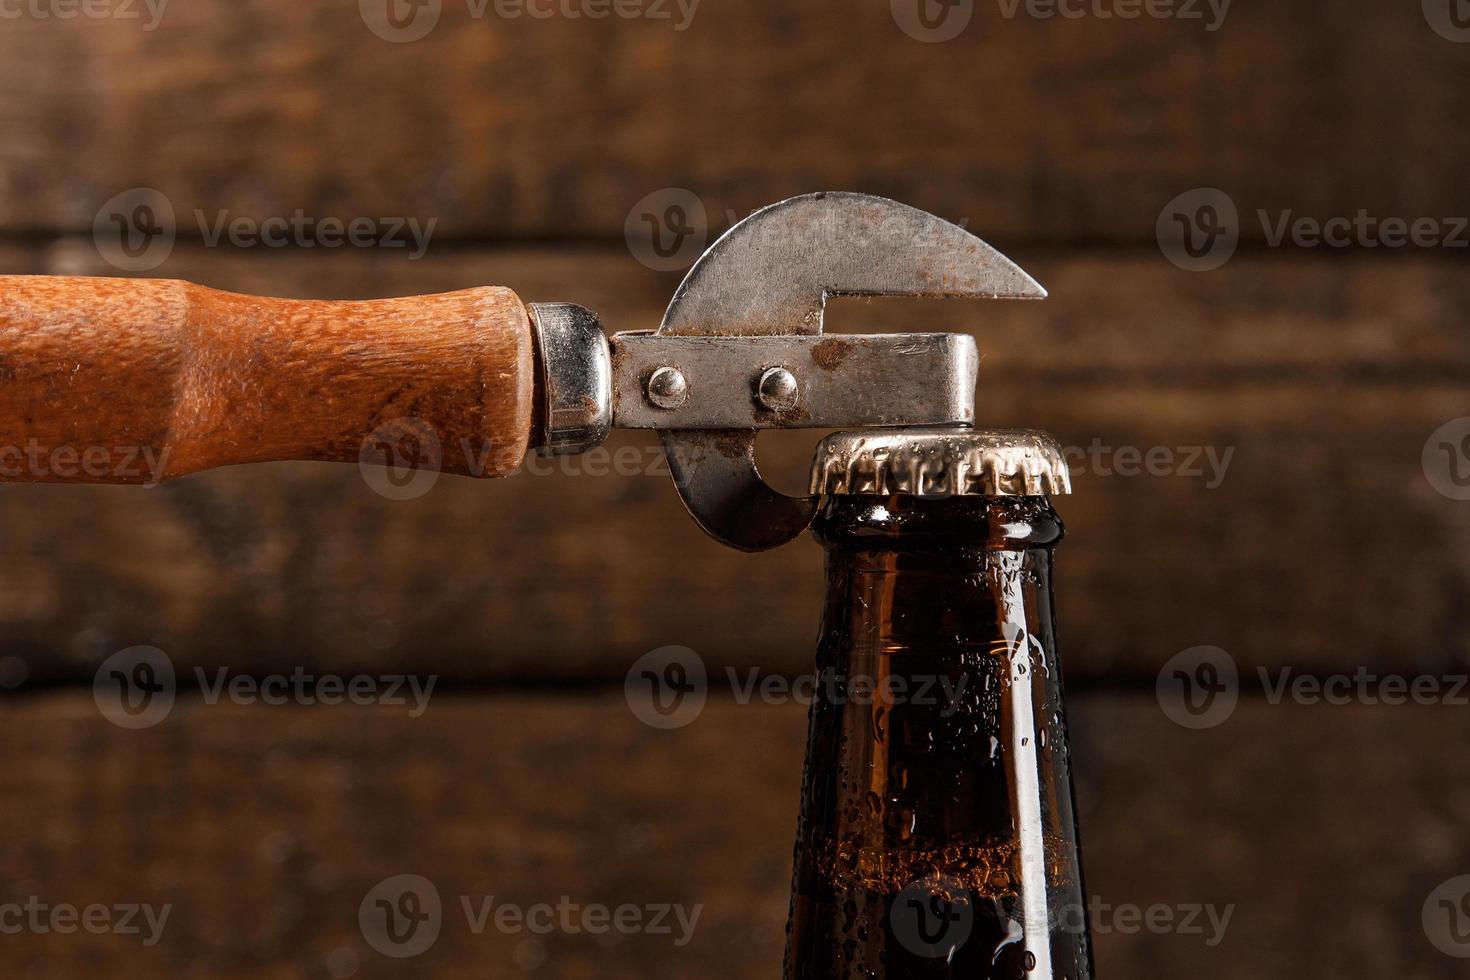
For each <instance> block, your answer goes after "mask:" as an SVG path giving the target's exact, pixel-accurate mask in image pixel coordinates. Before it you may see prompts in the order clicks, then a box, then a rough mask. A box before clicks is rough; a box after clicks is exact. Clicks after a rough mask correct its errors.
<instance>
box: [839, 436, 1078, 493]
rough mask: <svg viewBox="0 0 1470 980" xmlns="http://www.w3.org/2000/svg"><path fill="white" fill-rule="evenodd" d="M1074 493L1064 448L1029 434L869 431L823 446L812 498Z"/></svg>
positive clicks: (1050, 439) (1055, 442)
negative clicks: (849, 495) (814, 496)
mask: <svg viewBox="0 0 1470 980" xmlns="http://www.w3.org/2000/svg"><path fill="white" fill-rule="evenodd" d="M1071 492H1072V476H1071V473H1070V471H1069V470H1068V468H1067V460H1066V457H1065V455H1064V454H1063V452H1062V447H1061V444H1060V443H1058V442H1057V441H1056V439H1054V438H1053V437H1052V436H1050V435H1048V434H1046V433H1045V432H1038V431H1035V430H1032V429H870V430H866V431H862V432H839V433H837V434H836V435H832V436H828V437H827V438H826V439H824V440H822V444H821V445H820V446H818V447H817V458H816V462H815V463H813V464H812V493H813V494H816V495H818V496H833V495H839V494H871V495H887V494H895V493H897V494H908V495H912V496H918V497H953V496H962V495H974V496H987V497H1042V496H1049V495H1056V494H1067V493H1071Z"/></svg>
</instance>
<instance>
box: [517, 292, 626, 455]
mask: <svg viewBox="0 0 1470 980" xmlns="http://www.w3.org/2000/svg"><path fill="white" fill-rule="evenodd" d="M527 310H528V311H529V313H530V315H531V325H532V328H533V331H534V333H535V337H536V360H537V365H538V368H539V370H540V372H541V378H540V380H541V385H540V392H541V405H540V406H539V408H540V410H541V417H542V419H543V420H544V421H543V424H542V432H541V435H540V437H539V439H537V440H535V443H536V445H537V446H538V447H539V448H540V449H541V450H542V451H544V452H546V453H551V454H556V455H563V454H573V453H580V452H586V451H587V450H588V449H592V448H593V447H595V446H599V445H601V444H602V441H603V440H604V439H606V438H607V434H608V432H609V430H611V429H612V420H613V410H612V407H613V397H612V356H611V354H610V352H609V350H608V343H607V335H606V334H604V333H603V332H602V324H601V323H600V322H599V321H598V319H597V315H596V314H594V313H593V312H592V311H591V310H588V309H584V308H583V307H580V306H576V305H574V304H572V303H532V304H530V305H529V306H528V307H527Z"/></svg>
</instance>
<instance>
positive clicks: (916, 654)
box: [785, 429, 1092, 980]
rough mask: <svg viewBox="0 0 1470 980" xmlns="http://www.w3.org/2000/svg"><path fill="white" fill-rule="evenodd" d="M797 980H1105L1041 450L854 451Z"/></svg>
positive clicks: (807, 794) (846, 458) (915, 436)
mask: <svg viewBox="0 0 1470 980" xmlns="http://www.w3.org/2000/svg"><path fill="white" fill-rule="evenodd" d="M813 491H814V492H815V493H817V494H819V495H821V496H822V497H823V498H824V499H823V502H822V507H821V510H820V512H819V514H818V516H817V519H816V522H815V524H814V531H815V534H816V537H817V539H818V541H819V542H820V543H821V544H822V546H823V547H824V548H825V549H826V554H827V597H826V604H825V608H824V612H823V622H822V637H821V642H820V645H819V647H818V652H817V668H818V673H817V679H818V683H817V685H816V699H815V701H814V702H813V704H812V707H811V717H810V730H809V735H808V741H807V756H806V769H805V773H804V776H803V779H802V800H801V817H800V823H799V825H798V828H797V841H796V853H795V871H794V882H793V888H792V892H793V894H792V902H791V918H790V922H789V924H788V927H787V928H788V940H787V948H786V968H785V975H786V977H787V978H788V980H827V978H839V977H840V978H844V980H846V978H852V977H866V978H886V980H896V978H951V977H953V978H959V977H964V978H967V980H976V978H991V980H1020V978H1028V980H1052V978H1056V980H1061V978H1066V980H1089V978H1090V977H1091V976H1092V969H1091V963H1090V952H1089V940H1088V933H1087V923H1086V914H1085V909H1086V906H1085V899H1084V893H1083V886H1082V869H1081V861H1080V857H1079V852H1078V840H1077V831H1076V823H1075V817H1074V814H1073V806H1072V788H1071V775H1070V769H1069V764H1068V750H1067V736H1066V726H1065V721H1064V718H1063V713H1062V679H1061V673H1060V671H1059V670H1058V667H1057V661H1056V650H1055V645H1054V638H1053V620H1052V592H1051V549H1052V547H1053V545H1055V544H1056V542H1057V541H1058V540H1059V539H1060V538H1061V536H1062V524H1061V521H1060V520H1059V519H1058V518H1057V515H1056V512H1055V511H1054V510H1053V509H1052V507H1051V503H1050V501H1049V496H1050V495H1051V494H1056V493H1067V492H1070V480H1069V476H1068V472H1067V467H1066V463H1065V461H1064V459H1063V454H1062V452H1061V450H1060V448H1059V447H1058V445H1057V444H1056V442H1055V441H1054V440H1053V439H1052V438H1051V437H1050V436H1046V435H1044V434H1042V433H1035V432H1010V431H980V430H968V429H943V430H922V429H911V430H901V431H887V432H868V433H843V434H839V435H836V436H832V437H831V438H829V439H827V440H826V441H825V442H824V443H823V445H822V447H821V448H820V449H819V450H818V456H817V463H816V467H815V469H814V473H813Z"/></svg>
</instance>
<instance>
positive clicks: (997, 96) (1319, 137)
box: [0, 0, 1470, 250]
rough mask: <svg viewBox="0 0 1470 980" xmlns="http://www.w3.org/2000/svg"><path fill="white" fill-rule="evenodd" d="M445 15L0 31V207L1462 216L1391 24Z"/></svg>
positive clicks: (1244, 10)
mask: <svg viewBox="0 0 1470 980" xmlns="http://www.w3.org/2000/svg"><path fill="white" fill-rule="evenodd" d="M548 6H552V7H555V5H548ZM670 6H671V7H672V4H671V5H670ZM1199 6H1200V8H1203V7H1204V6H1205V5H1204V4H1201V5H1199ZM443 7H444V14H443V17H442V19H441V21H440V23H439V26H438V27H437V29H436V30H435V31H434V32H433V33H432V34H430V35H429V36H428V37H426V38H424V39H423V40H421V41H418V42H415V43H410V44H389V43H386V42H384V41H382V40H380V39H379V38H378V37H376V36H374V35H373V34H372V33H371V32H370V31H369V30H368V29H367V28H366V27H365V25H364V22H363V20H362V18H361V16H360V14H359V9H358V4H357V3H356V2H354V0H324V2H320V3H309V4H303V3H299V2H296V0H248V2H242V0H209V2H195V3H190V4H187V5H186V4H178V5H173V6H171V7H170V8H169V9H168V10H167V11H166V14H165V18H164V20H163V21H162V24H161V26H160V27H159V29H157V30H154V31H152V32H148V31H144V30H142V29H141V26H140V24H138V23H136V22H131V21H122V20H89V19H82V18H78V19H76V20H73V21H70V22H64V21H58V20H54V19H53V20H44V19H35V18H20V19H15V20H9V21H7V24H6V30H5V31H4V32H3V33H0V63H3V64H5V65H6V66H7V73H6V77H7V82H8V84H6V85H5V86H3V88H0V125H3V126H4V129H5V131H6V133H7V134H8V138H7V139H6V140H5V144H4V146H3V147H0V174H3V175H4V179H3V181H0V213H3V214H5V215H7V218H6V224H7V225H8V226H9V227H11V228H27V229H37V230H51V229H58V228H59V229H69V230H73V231H87V230H89V229H90V228H91V225H92V220H93V216H94V215H95V214H96V212H97V210H98V209H99V208H100V207H101V206H102V205H103V204H104V202H106V201H108V200H109V199H110V198H111V197H112V196H113V195H115V194H118V193H120V192H122V191H126V190H128V189H130V188H132V187H136V186H147V187H152V188H156V189H157V190H159V191H162V192H163V193H164V194H166V195H167V196H168V197H169V198H170V199H171V200H172V202H173V204H174V207H175V208H176V209H177V211H178V213H179V214H180V215H185V216H188V215H190V214H191V213H192V212H193V211H194V210H195V209H204V210H205V211H206V212H207V213H208V214H210V215H211V216H213V215H215V214H216V213H217V212H218V211H219V210H221V209H228V210H229V211H230V212H231V213H232V214H235V215H247V216H256V217H263V216H266V215H275V214H283V213H284V214H290V213H292V211H293V210H294V209H295V208H298V207H300V208H303V209H304V210H305V212H306V214H308V215H311V216H315V217H325V216H327V215H336V216H338V217H342V218H350V217H355V216H358V215H368V216H377V217H385V218H386V217H389V216H398V217H408V216H418V217H420V218H421V219H425V220H427V219H428V218H431V217H437V218H438V219H439V220H440V223H441V231H442V233H443V234H444V235H446V236H455V237H469V238H483V237H496V238H505V237H520V236H535V237H562V236H594V237H608V236H612V237H616V236H618V235H620V234H621V233H622V229H623V225H624V221H625V219H626V217H627V215H628V213H629V211H630V209H631V208H632V207H633V205H634V203H635V202H637V201H638V200H639V199H640V198H643V197H644V195H646V194H649V193H650V192H654V191H657V190H659V189H661V188H665V187H671V186H672V187H687V188H690V189H692V190H694V191H695V192H697V193H699V194H701V195H703V196H704V197H705V199H706V200H707V202H708V203H707V207H708V208H709V209H710V210H711V211H712V212H713V215H714V220H715V221H716V223H720V222H722V221H723V215H724V213H725V212H726V211H727V210H730V211H734V212H735V213H737V214H742V215H743V214H745V213H747V212H748V211H749V210H751V209H752V208H755V207H758V206H761V205H763V204H767V203H769V202H771V201H773V200H779V199H780V198H783V197H787V196H790V195H792V194H796V193H802V192H806V191H810V190H813V189H833V190H837V189H851V190H867V191H872V192H876V193H885V194H888V195H890V196H896V197H899V198H902V199H904V200H906V201H909V202H911V203H913V204H916V205H919V206H922V207H925V208H926V209H929V210H932V211H935V212H936V213H938V214H940V215H942V216H944V217H947V218H950V219H952V220H960V219H966V218H967V219H969V220H970V222H971V223H972V224H973V225H975V226H976V227H983V228H985V229H987V230H988V231H989V232H990V233H991V234H993V235H995V236H997V238H999V239H1000V240H999V241H998V242H997V244H999V245H1001V246H1002V247H1003V250H1004V246H1006V245H1008V244H1013V243H1014V242H1016V241H1031V240H1040V241H1047V242H1073V241H1078V240H1085V241H1117V240H1128V241H1139V240H1146V239H1149V238H1151V237H1152V235H1153V229H1154V223H1155V220H1156V218H1157V217H1158V215H1159V213H1160V210H1161V209H1162V208H1163V206H1164V205H1165V203H1166V202H1168V201H1169V200H1170V199H1172V198H1173V197H1175V196H1176V195H1178V194H1180V193H1183V192H1185V191H1188V190H1190V189H1192V188H1196V187H1219V188H1221V189H1223V190H1225V191H1227V192H1228V193H1230V194H1231V195H1232V196H1233V197H1234V198H1235V199H1236V201H1237V204H1238V205H1239V207H1240V208H1241V209H1242V213H1243V215H1244V216H1245V217H1246V219H1247V220H1246V222H1245V226H1246V232H1247V236H1248V238H1250V239H1253V240H1256V241H1260V240H1262V239H1263V237H1264V235H1263V232H1262V229H1261V226H1260V224H1259V222H1257V221H1256V220H1255V219H1254V214H1255V211H1256V209H1258V208H1265V209H1268V210H1269V211H1271V212H1273V213H1276V212H1279V211H1281V210H1283V209H1288V208H1289V209H1292V210H1293V211H1294V213H1296V214H1298V215H1313V216H1317V217H1320V218H1327V217H1330V216H1334V215H1354V214H1356V213H1357V211H1358V209H1360V208H1363V209H1366V210H1367V211H1368V212H1369V213H1370V214H1371V215H1374V216H1377V217H1379V218H1386V217H1389V216H1399V217H1404V218H1410V219H1412V218H1416V217H1422V216H1433V217H1445V216H1449V215H1465V214H1470V196H1467V191H1466V189H1465V185H1464V181H1463V180H1462V176H1461V175H1462V169H1463V167H1462V161H1463V160H1464V159H1465V158H1466V157H1467V156H1470V135H1467V133H1466V131H1465V128H1464V127H1463V126H1460V125H1458V124H1457V122H1458V120H1460V119H1463V117H1464V115H1465V112H1466V110H1467V107H1470V91H1467V88H1466V86H1465V85H1464V84H1463V81H1464V77H1465V71H1466V68H1467V64H1470V52H1467V50H1466V48H1465V46H1463V45H1457V44H1453V43H1450V42H1448V41H1445V40H1444V39H1442V38H1441V37H1439V36H1438V35H1436V34H1435V33H1434V32H1433V31H1432V30H1431V29H1430V27H1429V24H1428V23H1427V21H1426V19H1425V17H1424V14H1423V12H1422V10H1421V5H1420V4H1419V3H1413V2H1405V3H1395V4H1389V3H1383V2H1381V0H1341V2H1338V3H1333V4H1330V5H1323V4H1321V3H1316V2H1312V0H1279V2H1275V3H1257V4H1251V3H1236V4H1233V5H1232V6H1231V9H1230V11H1229V14H1228V16H1227V18H1226V20H1225V21H1224V23H1223V25H1222V26H1221V27H1220V29H1218V30H1215V31H1209V30H1207V29H1206V26H1207V25H1206V23H1204V22H1201V21H1198V20H1194V21H1190V20H1180V19H1156V18H1149V17H1144V18H1140V19H1135V20H1123V19H1110V20H1103V19H1098V18H1096V17H1086V18H1081V19H1076V20H1072V19H1066V18H1062V17H1053V18H1051V19H1047V20H1038V19H1034V18H1032V17H1028V16H1024V15H1022V16H1016V17H1013V18H1006V17H1004V16H1002V14H1001V11H1002V10H1003V9H1005V8H1003V7H1000V6H999V5H997V4H994V3H979V4H977V13H976V14H975V17H974V20H973V22H972V23H971V25H970V26H969V28H968V29H967V30H966V31H965V32H964V33H963V34H962V35H961V36H960V37H958V38H957V39H955V40H953V41H951V42H949V43H945V44H925V43H920V42H919V41H916V40H913V39H912V38H910V37H909V36H907V35H906V34H905V33H904V32H903V31H901V30H900V29H899V28H898V26H897V24H896V21H895V19H894V17H893V16H892V14H891V11H890V9H889V4H886V3H871V2H859V0H818V2H804V3H799V4H776V3H715V2H706V3H702V4H700V5H699V7H698V8H697V10H696V13H695V16H694V18H693V20H692V22H691V23H690V25H689V27H688V29H687V30H683V31H678V30H675V23H673V22H670V21H660V20H654V19H648V18H639V19H619V18H609V19H607V20H602V21H593V20H588V19H581V20H576V21H572V20H567V19H564V18H555V19H551V20H534V19H532V18H530V17H521V18H519V19H514V20H509V19H503V18H500V17H496V16H494V14H493V11H494V10H495V7H494V6H491V7H490V8H489V9H490V11H491V15H490V16H487V17H484V18H481V19H476V18H474V17H472V16H471V15H470V10H471V9H473V8H472V7H471V5H470V4H468V3H466V2H464V0H449V2H447V3H445V4H444V5H443ZM187 221H188V223H191V224H192V219H187ZM196 234H197V229H196Z"/></svg>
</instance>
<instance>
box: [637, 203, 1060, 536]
mask: <svg viewBox="0 0 1470 980" xmlns="http://www.w3.org/2000/svg"><path fill="white" fill-rule="evenodd" d="M834 296H914V297H982V298H991V299H1002V298H1006V299H1042V298H1044V297H1045V296H1046V290H1044V289H1042V288H1041V286H1040V285H1038V284H1037V282H1036V281H1035V280H1034V279H1032V278H1031V277H1030V276H1028V275H1027V274H1026V273H1025V272H1022V271H1021V269H1020V268H1019V267H1017V266H1016V265H1015V263H1013V262H1011V261H1010V260H1009V259H1007V258H1006V257H1005V256H1003V255H1001V254H1000V253H999V252H997V251H996V250H995V249H993V248H991V247H990V246H989V245H987V244H985V243H984V242H983V241H981V240H980V239H979V238H976V237H975V236H974V235H972V234H970V233H969V232H967V231H965V230H964V229H963V228H961V227H959V226H958V225H954V224H951V223H950V222H948V221H945V220H943V219H941V218H937V217H935V216H934V215H932V214H928V213H926V212H924V211H920V210H918V209H917V208H911V207H909V206H907V205H904V204H899V203H898V202H896V201H890V200H887V199H885V198H881V197H873V196H871V195H867V194H851V193H826V194H808V195H806V196H803V197H794V198H791V199H790V200H787V201H782V202H781V203H779V204H773V205H771V206H770V207H768V208H764V209H763V210H760V211H757V212H755V213H754V214H752V215H751V216H750V217H748V218H746V219H745V220H744V221H742V222H740V223H739V224H737V225H735V226H734V227H733V228H731V229H730V230H729V231H728V232H726V233H725V235H724V236H723V237H722V238H720V240H719V241H717V242H715V244H714V245H712V246H710V248H709V250H708V251H707V252H705V254H704V255H703V256H702V257H701V258H700V260H699V261H698V262H697V263H695V265H694V267H693V268H692V269H690V270H689V274H688V275H687V276H686V277H685V279H684V282H683V283H682V284H681V285H680V286H679V289H678V291H677V292H676V293H675V294H674V298H673V301H672V302H670V304H669V308H668V311H667V312H666V313H665V314H664V320H663V324H662V325H661V326H660V327H659V330H658V332H659V333H660V334H670V335H681V336H698V335H707V336H739V335H746V336H751V335H770V334H817V333H821V332H822V328H823V320H824V317H825V315H826V310H827V301H828V300H829V299H831V298H832V297H834ZM662 438H663V444H664V450H665V452H666V453H667V455H668V458H669V465H670V467H671V468H672V469H673V472H674V481H675V484H676V485H677V487H678V489H679V495H680V496H681V497H682V498H683V500H684V504H685V506H686V507H688V509H689V512H690V514H691V515H692V516H693V517H694V519H695V520H696V521H697V522H698V523H699V525H700V526H701V527H703V528H704V529H705V530H706V531H707V532H709V533H710V534H711V535H712V536H714V537H715V538H717V539H719V540H720V541H723V542H724V543H726V544H729V545H731V546H732V547H736V548H741V549H743V550H747V551H758V550H763V549H766V548H773V547H775V546H777V545H780V544H784V543H785V542H787V541H790V540H791V539H793V538H795V537H796V536H797V535H799V534H801V532H802V531H804V530H805V529H806V527H807V526H808V525H809V524H810V523H811V519H812V516H813V515H814V514H815V512H816V501H815V500H814V499H811V498H804V497H788V496H786V495H784V494H781V493H777V492H776V491H774V490H772V489H771V488H770V487H768V486H767V485H766V483H765V481H764V480H762V479H761V476H760V473H759V471H758V470H757V468H756V464H755V432H753V431H744V430H734V431H720V432H664V433H662Z"/></svg>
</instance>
